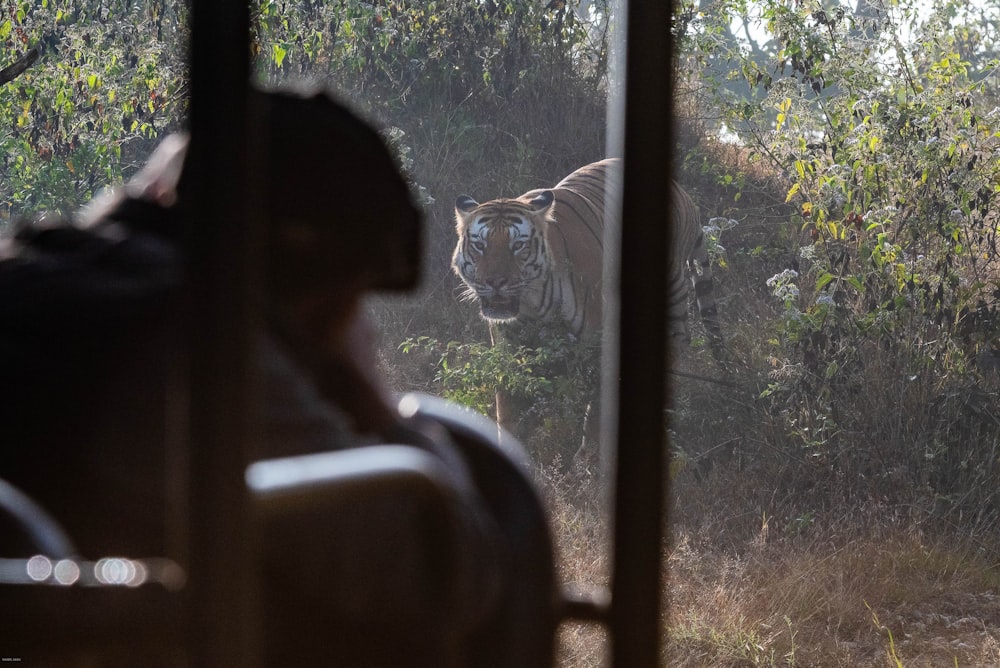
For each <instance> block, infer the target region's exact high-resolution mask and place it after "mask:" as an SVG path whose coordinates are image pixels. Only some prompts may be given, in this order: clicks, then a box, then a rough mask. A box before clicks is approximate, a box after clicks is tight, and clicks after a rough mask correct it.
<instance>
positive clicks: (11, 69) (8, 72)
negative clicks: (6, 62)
mask: <svg viewBox="0 0 1000 668" xmlns="http://www.w3.org/2000/svg"><path fill="white" fill-rule="evenodd" d="M40 55H42V49H41V47H40V46H39V45H38V44H36V45H35V46H33V47H31V48H30V49H29V50H28V52H27V53H26V54H24V55H23V56H21V57H20V58H18V59H17V61H15V62H14V64H13V65H10V66H8V67H5V68H3V69H2V70H0V86H3V85H4V84H7V83H10V82H11V81H13V80H14V79H16V78H17V77H19V76H21V74H22V73H24V71H25V70H26V69H28V68H29V67H31V66H32V65H34V64H35V61H36V60H38V57H39V56H40Z"/></svg>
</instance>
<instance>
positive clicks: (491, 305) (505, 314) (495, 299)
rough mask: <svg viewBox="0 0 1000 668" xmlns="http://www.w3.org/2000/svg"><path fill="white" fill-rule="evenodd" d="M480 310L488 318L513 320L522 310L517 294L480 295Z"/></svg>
mask: <svg viewBox="0 0 1000 668" xmlns="http://www.w3.org/2000/svg"><path fill="white" fill-rule="evenodd" d="M479 310H480V311H481V312H482V314H483V317H484V318H486V319H487V320H500V321H504V320H513V319H514V318H516V317H517V314H518V313H519V312H520V310H521V299H520V297H518V296H517V295H491V296H489V297H487V296H484V295H479Z"/></svg>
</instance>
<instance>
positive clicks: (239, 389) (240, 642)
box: [185, 0, 259, 667]
mask: <svg viewBox="0 0 1000 668" xmlns="http://www.w3.org/2000/svg"><path fill="white" fill-rule="evenodd" d="M248 57H249V10H248V3H247V2H246V0H191V117H190V129H191V155H190V156H189V158H190V161H189V165H188V168H187V169H188V170H190V171H189V172H188V174H189V175H190V177H191V178H190V179H187V178H186V179H185V180H186V182H187V183H188V184H189V185H190V187H191V192H190V197H185V201H186V202H188V203H189V204H188V206H187V208H186V209H185V214H186V215H185V224H186V225H188V226H189V229H188V232H189V233H188V235H187V242H188V250H189V253H190V255H189V257H190V270H191V286H192V289H191V294H190V310H189V314H190V317H191V321H190V328H189V329H190V344H191V345H190V360H189V361H190V367H189V368H190V377H189V380H190V385H189V387H190V393H189V418H190V447H189V454H188V460H189V461H188V467H187V470H188V472H189V478H188V502H189V508H188V513H187V514H188V520H189V521H188V527H189V529H188V532H189V534H188V541H187V547H188V554H187V555H186V560H187V562H188V563H187V566H188V572H189V585H188V591H189V598H188V610H189V615H188V617H189V628H188V639H189V642H188V648H189V651H190V653H191V663H192V665H195V666H212V667H215V666H254V665H257V659H256V657H257V655H258V652H257V651H256V648H255V643H256V642H257V638H258V637H259V634H258V633H257V618H256V613H255V598H256V592H257V589H258V588H257V586H256V584H257V583H256V577H255V564H254V560H253V557H252V555H253V553H254V550H253V549H251V540H250V522H249V515H248V512H247V511H248V503H247V492H246V485H245V483H244V477H243V476H244V469H245V467H246V462H247V460H248V452H249V444H250V435H251V429H250V426H249V416H250V415H252V414H253V412H252V411H251V410H249V409H250V406H251V402H252V389H253V382H252V373H251V370H252V368H253V367H252V365H251V364H250V359H251V349H252V343H253V342H252V332H253V329H254V328H253V324H254V323H255V317H254V313H253V309H252V306H253V304H254V302H253V299H252V295H253V286H254V285H255V283H256V281H255V278H254V277H255V273H254V271H253V269H254V266H253V265H254V261H253V260H254V258H253V252H252V251H253V247H252V243H251V241H252V238H253V235H252V225H251V223H252V222H253V221H252V219H251V218H249V217H248V216H247V212H248V211H249V207H248V206H247V203H246V191H247V189H246V183H247V157H248V151H247V141H246V139H247V137H246V135H247V102H248V100H247V98H248V94H247V93H248V91H247V87H248V81H249V62H248Z"/></svg>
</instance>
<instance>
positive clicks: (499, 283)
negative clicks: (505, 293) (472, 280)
mask: <svg viewBox="0 0 1000 668" xmlns="http://www.w3.org/2000/svg"><path fill="white" fill-rule="evenodd" d="M507 282H508V281H507V279H506V278H503V277H499V278H487V279H484V280H483V283H485V284H486V287H488V288H490V289H492V290H493V291H494V292H500V291H501V290H503V289H504V288H505V287H507Z"/></svg>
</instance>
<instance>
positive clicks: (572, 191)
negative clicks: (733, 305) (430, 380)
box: [452, 158, 722, 460]
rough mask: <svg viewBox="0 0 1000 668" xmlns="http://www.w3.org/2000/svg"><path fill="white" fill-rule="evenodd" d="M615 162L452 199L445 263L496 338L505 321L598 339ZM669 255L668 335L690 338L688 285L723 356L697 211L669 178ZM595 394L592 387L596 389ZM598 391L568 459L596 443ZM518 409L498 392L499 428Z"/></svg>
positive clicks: (616, 181)
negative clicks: (512, 193) (452, 238)
mask: <svg viewBox="0 0 1000 668" xmlns="http://www.w3.org/2000/svg"><path fill="white" fill-rule="evenodd" d="M621 174H622V168H621V160H619V159H617V158H609V159H605V160H601V161H599V162H594V163H591V164H589V165H586V166H584V167H581V168H580V169H578V170H576V171H575V172H573V173H572V174H570V175H569V176H567V177H566V178H564V179H563V180H562V181H560V182H559V183H557V184H556V186H555V187H554V188H551V189H538V190H531V191H528V192H526V193H525V194H523V195H521V196H520V197H516V198H507V199H495V200H490V201H488V202H484V203H482V204H480V203H479V202H477V201H476V200H474V199H473V198H472V197H469V196H468V195H461V196H459V197H458V198H457V199H456V200H455V229H456V232H457V235H458V243H457V245H456V246H455V251H454V254H453V256H452V268H453V269H454V271H455V273H456V274H457V275H458V277H459V278H460V279H461V280H462V282H463V283H464V284H465V286H466V294H467V296H469V297H471V298H473V299H477V300H478V302H479V308H480V314H481V315H482V317H483V318H484V319H485V320H486V321H487V322H488V323H489V330H490V339H491V341H492V342H493V343H494V344H496V343H497V341H498V340H499V339H501V338H507V337H506V335H505V334H503V333H501V332H500V331H499V329H498V327H497V325H499V324H503V323H508V322H511V321H519V322H523V321H540V322H542V323H546V324H555V325H557V326H558V327H561V328H563V329H564V330H565V332H566V334H567V335H568V336H570V337H571V338H572V339H574V340H590V341H592V340H594V337H595V335H596V336H599V333H600V329H601V318H602V314H603V295H602V282H603V273H604V272H603V267H604V258H603V256H604V213H605V210H606V209H607V210H611V211H617V210H618V202H617V200H616V199H615V198H617V197H618V196H619V193H620V192H621V187H620V185H621ZM667 218H668V220H669V224H670V225H671V233H672V234H671V235H670V236H671V246H670V248H671V251H672V253H673V256H672V261H671V262H669V263H668V265H669V267H668V271H669V277H668V290H667V299H668V318H669V335H670V339H671V342H672V343H674V344H675V345H680V344H689V343H690V341H691V333H690V329H689V327H688V295H689V281H688V275H690V284H691V285H692V286H693V288H694V294H695V298H696V302H697V305H698V309H699V312H700V314H701V317H702V320H703V322H704V325H705V330H706V332H707V333H708V339H709V343H710V346H711V349H712V352H713V355H714V356H715V358H716V359H717V360H719V361H720V362H721V361H722V331H721V327H720V325H719V319H718V309H717V307H716V303H715V296H714V284H713V279H712V264H711V261H710V258H709V255H708V251H707V249H706V245H705V235H704V231H703V230H702V227H701V216H700V214H699V211H698V208H697V206H696V205H695V204H694V202H693V200H692V199H691V198H690V197H689V196H688V194H687V193H686V192H684V190H683V188H681V187H680V186H679V185H678V184H677V183H676V182H671V185H670V209H669V210H668V214H667ZM594 389H595V390H596V388H594ZM598 403H599V396H598V395H597V393H596V392H594V393H593V394H592V395H591V398H590V401H589V402H588V405H587V407H586V409H585V411H584V419H583V438H582V440H581V443H580V446H579V448H578V449H577V451H576V453H575V454H574V455H573V460H576V459H577V458H578V457H579V456H580V454H581V453H583V452H585V451H588V450H592V448H589V447H588V444H589V443H596V442H599V440H600V439H599V430H600V426H599V421H598V420H595V419H593V416H595V415H597V414H599V409H598V408H597V405H598ZM521 414H522V411H520V410H519V409H517V408H515V407H513V406H512V399H511V398H509V397H507V396H506V395H505V393H504V392H502V391H497V393H496V420H497V423H498V424H499V425H500V426H501V427H503V428H506V429H510V428H512V426H513V424H512V423H513V419H512V418H513V417H514V416H517V415H521Z"/></svg>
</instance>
